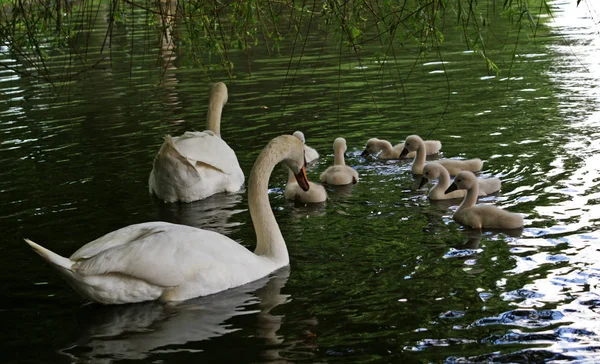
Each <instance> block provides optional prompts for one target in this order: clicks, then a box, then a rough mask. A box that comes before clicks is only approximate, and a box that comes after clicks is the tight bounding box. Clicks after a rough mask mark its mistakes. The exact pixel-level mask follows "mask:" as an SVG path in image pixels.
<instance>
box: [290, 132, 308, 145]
mask: <svg viewBox="0 0 600 364" xmlns="http://www.w3.org/2000/svg"><path fill="white" fill-rule="evenodd" d="M292 135H293V136H295V137H296V138H298V139H300V140H302V143H306V139H304V133H303V132H301V131H299V130H296V131H295V132H294V134H292Z"/></svg>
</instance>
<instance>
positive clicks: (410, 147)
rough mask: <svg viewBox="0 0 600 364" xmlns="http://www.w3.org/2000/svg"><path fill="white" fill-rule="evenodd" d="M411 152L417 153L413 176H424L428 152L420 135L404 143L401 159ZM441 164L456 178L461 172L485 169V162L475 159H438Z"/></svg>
mask: <svg viewBox="0 0 600 364" xmlns="http://www.w3.org/2000/svg"><path fill="white" fill-rule="evenodd" d="M409 152H417V155H416V156H415V159H413V163H412V173H413V174H423V166H424V165H425V157H426V155H427V150H426V146H425V143H424V142H423V139H421V137H420V136H418V135H409V136H408V137H406V140H405V141H404V150H402V153H401V154H400V157H403V156H404V155H405V154H408V153H409ZM436 162H438V163H439V164H441V165H442V166H444V168H446V169H447V170H448V173H450V175H451V176H456V174H457V173H458V172H460V171H471V172H477V171H480V170H481V168H482V167H483V162H482V161H481V159H479V158H474V159H466V160H460V159H438V160H436Z"/></svg>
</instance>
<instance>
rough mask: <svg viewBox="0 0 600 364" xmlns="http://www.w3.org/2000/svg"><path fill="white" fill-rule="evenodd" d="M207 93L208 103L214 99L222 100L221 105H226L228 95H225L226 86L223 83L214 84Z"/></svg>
mask: <svg viewBox="0 0 600 364" xmlns="http://www.w3.org/2000/svg"><path fill="white" fill-rule="evenodd" d="M208 93H209V95H210V96H209V103H210V102H211V101H212V100H213V99H215V98H222V100H223V105H225V104H226V103H227V99H228V95H227V86H225V84H224V83H223V82H216V83H213V84H212V85H211V86H210V90H209V91H208Z"/></svg>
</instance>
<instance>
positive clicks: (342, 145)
mask: <svg viewBox="0 0 600 364" xmlns="http://www.w3.org/2000/svg"><path fill="white" fill-rule="evenodd" d="M347 149H348V148H347V147H346V139H344V138H341V137H340V138H336V139H335V140H334V141H333V151H334V152H336V153H337V152H340V153H346V150H347Z"/></svg>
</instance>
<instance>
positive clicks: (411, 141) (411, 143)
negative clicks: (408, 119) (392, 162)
mask: <svg viewBox="0 0 600 364" xmlns="http://www.w3.org/2000/svg"><path fill="white" fill-rule="evenodd" d="M421 144H423V139H421V137H420V136H418V135H409V136H407V137H406V140H405V141H404V149H402V153H400V158H403V157H404V156H405V155H407V154H408V153H409V152H415V151H417V150H418V149H419V147H420V146H421Z"/></svg>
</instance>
